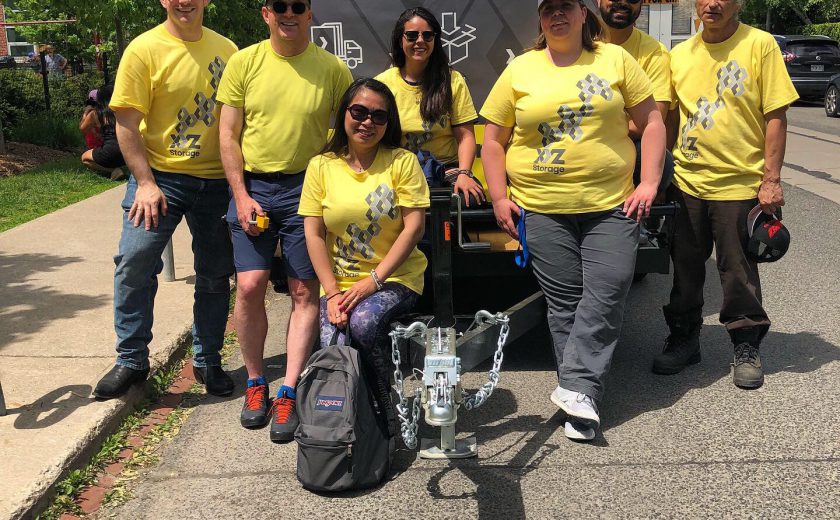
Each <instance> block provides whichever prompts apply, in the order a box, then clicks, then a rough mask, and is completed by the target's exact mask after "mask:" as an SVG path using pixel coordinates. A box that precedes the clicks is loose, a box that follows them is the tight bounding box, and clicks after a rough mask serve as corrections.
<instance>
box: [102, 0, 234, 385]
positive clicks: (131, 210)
mask: <svg viewBox="0 0 840 520" xmlns="http://www.w3.org/2000/svg"><path fill="white" fill-rule="evenodd" d="M207 2H208V0H193V1H192V2H189V3H186V5H184V4H185V2H176V1H175V0H162V2H161V3H162V5H163V7H164V8H165V9H166V21H165V22H163V23H162V24H161V25H159V26H157V27H155V28H153V29H151V30H150V31H147V32H145V33H143V34H141V35H140V36H138V37H137V38H136V39H135V40H134V41H132V42H131V44H130V45H129V46H128V48H127V49H126V51H125V54H124V55H123V58H122V62H121V63H120V67H119V70H118V71H117V79H116V84H115V87H114V94H113V96H112V98H111V108H112V109H113V110H114V113H115V114H116V119H117V125H116V126H117V138H118V140H119V143H120V148H121V150H122V153H123V156H124V157H125V161H126V163H127V165H128V167H129V168H130V169H131V173H132V175H131V178H130V179H129V181H128V186H127V189H126V195H125V199H124V200H123V203H122V206H123V209H124V216H123V228H122V237H121V238H120V245H119V253H118V254H117V255H116V256H115V257H114V261H115V263H116V266H117V267H116V271H115V273H114V316H115V328H116V332H117V345H116V349H117V362H116V366H115V367H114V368H113V369H112V370H111V371H110V372H109V373H108V374H106V375H105V376H104V377H103V378H102V379H101V380H100V381H99V383H98V384H97V385H96V389H95V390H94V395H95V396H96V397H99V398H102V399H110V398H114V397H118V396H120V395H122V394H124V393H125V392H126V391H127V390H128V389H129V387H130V386H131V385H132V384H133V383H135V382H139V381H143V380H145V379H146V376H147V375H148V373H149V348H148V344H149V342H150V341H151V339H152V313H153V310H154V303H153V302H154V297H155V292H156V290H157V274H158V273H160V271H161V269H162V267H163V266H162V262H161V253H162V252H163V249H164V247H165V246H166V244H167V242H169V239H170V237H171V236H172V233H173V232H174V231H175V228H176V227H177V225H178V223H179V222H180V221H181V218H182V217H186V219H187V223H188V224H189V227H190V231H191V232H192V235H193V252H194V254H195V270H196V281H195V305H194V307H193V313H194V319H195V325H194V327H193V365H194V367H195V374H196V379H198V380H199V381H200V382H203V383H205V385H206V386H207V391H208V392H209V393H211V394H214V395H229V394H230V393H232V392H233V381H232V380H231V379H230V377H229V376H228V375H227V374H226V373H225V372H224V371H222V368H221V356H220V354H219V351H220V350H221V347H222V341H223V339H224V329H225V322H226V321H227V312H228V301H229V293H230V286H229V282H228V281H229V278H230V275H231V273H232V272H233V264H232V261H231V260H232V259H231V245H230V238H229V237H228V232H227V229H226V227H225V225H224V223H223V222H221V220H220V219H219V216H220V215H221V214H223V213H224V211H225V209H226V208H227V183H226V182H225V178H224V172H223V171H222V163H221V161H220V160H219V134H218V126H217V124H218V123H217V121H218V117H219V109H218V107H217V105H216V89H217V88H218V86H219V80H220V79H221V77H222V72H223V71H224V68H225V64H226V62H227V61H228V59H229V58H230V56H231V55H232V54H233V53H234V52H235V51H236V46H235V45H234V44H233V42H231V41H230V40H228V39H227V38H224V37H223V36H220V35H219V34H216V33H215V32H213V31H211V30H210V29H207V28H205V27H202V23H203V20H204V8H205V6H206V5H207Z"/></svg>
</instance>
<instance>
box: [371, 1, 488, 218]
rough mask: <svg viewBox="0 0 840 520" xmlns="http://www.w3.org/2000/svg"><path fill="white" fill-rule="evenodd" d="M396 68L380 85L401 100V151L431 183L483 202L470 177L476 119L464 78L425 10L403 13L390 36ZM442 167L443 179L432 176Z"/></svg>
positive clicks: (392, 56) (386, 72) (386, 75)
mask: <svg viewBox="0 0 840 520" xmlns="http://www.w3.org/2000/svg"><path fill="white" fill-rule="evenodd" d="M391 65H392V67H391V68H390V69H388V70H386V71H385V72H383V73H382V74H380V75H378V76H376V79H378V80H379V81H381V82H383V83H385V84H386V85H388V88H390V89H391V92H393V93H394V97H395V98H396V100H397V107H398V108H399V111H400V122H401V123H402V129H403V137H402V145H403V146H404V147H406V148H408V149H409V150H411V151H412V152H414V153H420V157H421V162H423V163H424V171H425V173H426V176H427V178H430V177H431V179H430V181H432V182H433V184H434V183H437V182H440V181H443V183H444V184H447V185H451V186H454V189H455V192H456V193H460V194H461V195H462V196H463V197H464V199H465V201H466V204H467V205H469V201H470V195H471V196H472V197H473V200H474V201H475V202H476V203H481V202H483V201H484V199H485V197H484V189H483V188H482V186H481V184H479V183H478V182H477V181H476V180H475V179H474V178H473V175H472V166H473V161H475V152H476V144H475V129H474V128H473V123H474V122H475V120H476V119H477V118H478V116H477V115H476V113H475V107H474V106H473V101H472V97H471V96H470V91H469V89H468V88H467V84H466V82H465V81H464V77H463V76H461V74H459V73H458V72H456V71H454V70H452V68H451V67H450V66H449V60H448V58H447V57H446V53H445V52H444V51H443V44H442V42H441V27H440V23H438V21H437V19H436V18H435V17H434V15H433V14H432V13H431V12H429V11H428V10H427V9H424V8H423V7H414V8H411V9H407V10H406V11H404V12H403V13H402V14H401V15H400V17H399V19H397V23H396V25H395V26H394V31H393V33H392V35H391ZM435 166H442V168H439V169H442V172H441V173H442V175H443V179H439V178H435V177H437V175H435V174H433V173H432V171H433V170H434V169H435Z"/></svg>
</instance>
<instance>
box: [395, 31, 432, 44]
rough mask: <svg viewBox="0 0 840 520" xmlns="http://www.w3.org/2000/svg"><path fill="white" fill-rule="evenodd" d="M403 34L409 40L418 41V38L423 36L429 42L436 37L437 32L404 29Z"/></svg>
mask: <svg viewBox="0 0 840 520" xmlns="http://www.w3.org/2000/svg"><path fill="white" fill-rule="evenodd" d="M403 36H405V39H406V40H408V41H409V42H412V43H413V42H416V41H417V38H419V37H421V36H422V37H423V41H424V42H426V43H429V42H430V41H432V40H434V39H435V32H434V31H403Z"/></svg>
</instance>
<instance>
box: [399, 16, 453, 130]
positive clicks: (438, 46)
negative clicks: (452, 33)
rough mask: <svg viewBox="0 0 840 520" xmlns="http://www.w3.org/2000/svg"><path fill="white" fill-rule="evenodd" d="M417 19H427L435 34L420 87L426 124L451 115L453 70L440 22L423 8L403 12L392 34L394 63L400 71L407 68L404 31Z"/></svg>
mask: <svg viewBox="0 0 840 520" xmlns="http://www.w3.org/2000/svg"><path fill="white" fill-rule="evenodd" d="M415 16H417V17H420V18H422V19H423V20H425V21H426V23H428V24H429V26H430V27H431V28H432V31H434V33H435V45H434V48H432V55H431V56H429V64H428V66H427V67H426V71H425V73H424V76H423V82H422V83H421V84H420V92H421V96H420V115H421V116H422V118H423V120H424V121H432V122H435V123H436V122H438V121H439V120H440V118H441V117H443V116H445V115H447V114H449V113H450V112H452V69H451V67H450V66H449V58H448V57H447V56H446V52H444V50H443V40H442V37H441V33H442V32H443V31H442V30H441V27H440V22H438V21H437V18H435V15H433V14H432V13H431V11H429V10H428V9H426V8H424V7H412V8H411V9H406V10H405V11H403V13H402V14H401V15H400V17H399V18H398V19H397V23H396V24H395V25H394V30H393V32H392V33H391V63H392V65H394V66H395V67H397V68H402V67H404V66H405V60H406V56H405V51H403V47H402V40H403V32H405V24H406V23H407V22H408V21H409V20H411V19H412V18H414V17H415Z"/></svg>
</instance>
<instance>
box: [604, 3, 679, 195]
mask: <svg viewBox="0 0 840 520" xmlns="http://www.w3.org/2000/svg"><path fill="white" fill-rule="evenodd" d="M598 8H599V9H600V11H601V19H602V20H603V21H604V24H605V25H606V31H605V36H606V40H607V41H608V42H610V43H613V44H615V45H620V46H621V48H623V49H624V50H625V51H627V52H628V53H630V56H632V57H633V59H635V60H636V61H637V62H638V63H639V65H640V66H641V67H642V70H644V71H645V74H647V77H648V79H650V82H651V84H652V85H653V99H654V101H656V107H657V108H658V109H659V112H660V113H661V114H662V120H663V121H664V120H665V119H666V118H667V117H668V111H669V110H670V106H671V101H672V93H671V57H670V55H669V54H668V49H666V48H665V46H664V45H663V44H662V42H659V41H657V40H656V39H655V38H654V37H652V36H650V35H648V34H646V33H644V32H642V31H640V30H639V29H637V28H636V27H635V23H636V20H637V19H638V18H639V15H641V14H642V2H641V1H635V2H631V1H629V0H598ZM630 136H631V137H632V138H633V142H634V143H635V144H636V169H635V170H634V172H633V182H634V183H635V184H638V183H639V181H640V180H641V168H642V161H641V159H642V153H641V145H642V143H641V136H640V135H639V131H638V129H636V125H634V124H633V121H630ZM673 178H674V159H673V157H672V156H671V152H669V151H666V152H665V168H664V169H663V171H662V180H661V181H660V183H659V186H660V192H661V193H664V190H665V188H666V187H667V186H668V185H669V184H670V183H671V179H673Z"/></svg>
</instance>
